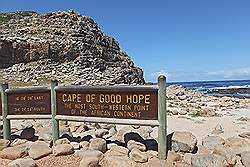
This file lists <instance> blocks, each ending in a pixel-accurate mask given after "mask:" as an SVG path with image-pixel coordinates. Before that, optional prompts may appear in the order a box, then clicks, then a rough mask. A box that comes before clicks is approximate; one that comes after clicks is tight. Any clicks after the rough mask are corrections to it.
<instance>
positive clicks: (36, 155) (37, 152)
mask: <svg viewBox="0 0 250 167" xmlns="http://www.w3.org/2000/svg"><path fill="white" fill-rule="evenodd" d="M51 152H52V151H51V148H50V147H49V145H48V144H47V143H45V142H42V141H37V142H35V143H34V144H32V145H31V147H30V149H29V151H28V153H29V156H30V157H31V158H32V159H35V160H36V159H40V158H42V157H45V156H47V155H49V154H50V153H51Z"/></svg>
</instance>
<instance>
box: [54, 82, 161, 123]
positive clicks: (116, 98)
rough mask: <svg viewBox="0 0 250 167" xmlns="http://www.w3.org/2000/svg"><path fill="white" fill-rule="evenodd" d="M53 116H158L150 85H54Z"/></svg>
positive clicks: (156, 91) (124, 117)
mask: <svg viewBox="0 0 250 167" xmlns="http://www.w3.org/2000/svg"><path fill="white" fill-rule="evenodd" d="M56 94H57V115H68V116H69V115H71V116H84V117H102V118H121V119H142V120H157V119H158V109H157V108H158V89H157V88H154V87H148V86H144V87H141V86H140V87H133V86H130V87H120V86H117V87H68V88H63V87H61V88H60V87H58V88H56Z"/></svg>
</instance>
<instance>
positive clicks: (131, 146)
mask: <svg viewBox="0 0 250 167" xmlns="http://www.w3.org/2000/svg"><path fill="white" fill-rule="evenodd" d="M127 148H128V149H129V150H130V151H131V150H132V149H134V148H137V149H138V150H140V151H146V146H145V145H144V144H143V143H140V142H137V141H134V140H129V141H128V143H127Z"/></svg>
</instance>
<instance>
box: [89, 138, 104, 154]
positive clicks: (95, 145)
mask: <svg viewBox="0 0 250 167" xmlns="http://www.w3.org/2000/svg"><path fill="white" fill-rule="evenodd" d="M89 149H93V150H99V151H101V152H103V153H105V152H106V151H107V142H106V140H104V139H101V138H94V139H91V140H90V145H89Z"/></svg>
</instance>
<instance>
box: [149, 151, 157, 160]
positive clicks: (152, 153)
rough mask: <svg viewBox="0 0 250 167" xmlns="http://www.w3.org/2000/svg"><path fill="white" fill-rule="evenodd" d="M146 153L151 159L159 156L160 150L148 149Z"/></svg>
mask: <svg viewBox="0 0 250 167" xmlns="http://www.w3.org/2000/svg"><path fill="white" fill-rule="evenodd" d="M146 154H147V156H148V159H149V160H150V159H152V158H158V151H153V150H148V151H146Z"/></svg>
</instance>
